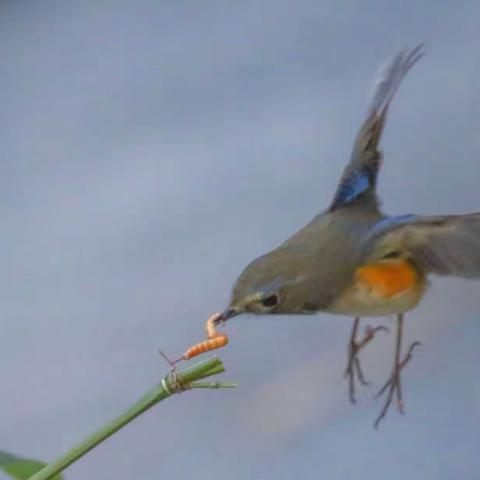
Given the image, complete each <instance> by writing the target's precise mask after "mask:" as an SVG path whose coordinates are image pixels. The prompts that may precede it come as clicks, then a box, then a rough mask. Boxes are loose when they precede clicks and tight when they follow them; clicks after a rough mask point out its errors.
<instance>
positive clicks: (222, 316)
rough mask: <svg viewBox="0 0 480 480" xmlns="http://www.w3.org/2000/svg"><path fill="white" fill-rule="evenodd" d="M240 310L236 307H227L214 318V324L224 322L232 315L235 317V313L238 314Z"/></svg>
mask: <svg viewBox="0 0 480 480" xmlns="http://www.w3.org/2000/svg"><path fill="white" fill-rule="evenodd" d="M240 313H242V312H240V310H238V309H236V308H231V307H230V308H227V309H226V310H225V311H223V312H222V313H221V314H220V315H219V316H218V317H217V318H216V319H215V320H214V322H213V323H214V324H215V325H219V324H221V323H225V322H226V321H227V320H230V319H231V318H233V317H236V316H237V315H240Z"/></svg>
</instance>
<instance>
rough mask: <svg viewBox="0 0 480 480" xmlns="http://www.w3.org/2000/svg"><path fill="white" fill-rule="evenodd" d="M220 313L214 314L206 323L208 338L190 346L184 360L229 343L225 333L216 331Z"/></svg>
mask: <svg viewBox="0 0 480 480" xmlns="http://www.w3.org/2000/svg"><path fill="white" fill-rule="evenodd" d="M219 315H220V314H219V313H216V314H214V315H212V316H211V317H210V318H209V319H208V320H207V323H206V325H205V330H206V332H207V339H208V340H204V341H203V342H199V343H197V344H196V345H194V346H193V347H190V348H189V349H188V350H187V351H186V352H185V353H184V354H183V356H182V359H183V360H188V359H190V358H193V357H196V356H197V355H200V354H201V353H205V352H209V351H210V350H215V349H217V348H220V347H224V346H225V345H226V344H227V343H228V337H227V335H225V334H224V333H219V332H217V331H216V326H215V323H214V322H215V320H216V319H217V318H218V316H219Z"/></svg>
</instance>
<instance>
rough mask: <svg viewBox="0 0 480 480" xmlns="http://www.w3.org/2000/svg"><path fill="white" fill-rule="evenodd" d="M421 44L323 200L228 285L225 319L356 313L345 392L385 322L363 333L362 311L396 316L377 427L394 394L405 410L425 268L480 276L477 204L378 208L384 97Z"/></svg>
mask: <svg viewBox="0 0 480 480" xmlns="http://www.w3.org/2000/svg"><path fill="white" fill-rule="evenodd" d="M422 55H423V45H419V46H417V47H416V48H413V49H411V50H403V51H401V52H399V53H398V54H397V55H396V56H395V57H394V58H393V59H392V60H391V61H390V62H389V63H388V64H387V66H386V67H385V68H384V69H382V70H381V71H380V72H379V74H378V78H377V81H376V83H375V90H374V94H373V98H372V100H371V103H370V107H369V109H368V112H367V115H366V118H365V120H364V122H363V124H362V126H361V128H360V130H359V132H358V134H357V137H356V140H355V143H354V146H353V151H352V154H351V158H350V161H349V163H348V164H347V166H346V167H345V170H344V172H343V175H342V177H341V179H340V182H339V184H338V187H337V189H336V193H335V195H334V197H333V200H332V202H331V203H330V205H329V207H328V208H327V209H326V210H325V211H324V212H322V213H320V214H319V215H317V216H316V217H315V218H314V219H313V220H312V221H311V222H310V223H308V224H307V225H306V226H305V227H303V228H302V229H301V230H299V231H298V232H296V233H295V234H293V236H291V237H290V238H289V239H288V240H286V241H285V242H284V243H282V244H281V245H280V246H279V247H277V248H275V249H274V250H272V251H270V252H268V253H266V254H264V255H262V256H260V257H258V258H256V259H255V260H253V261H252V262H251V263H250V264H249V265H248V266H247V267H246V268H245V269H244V270H243V272H242V273H241V274H240V276H239V277H238V279H237V281H236V282H235V285H234V287H233V291H232V295H231V300H230V303H229V306H228V308H226V309H225V311H223V312H222V313H220V314H217V315H216V317H215V318H214V323H215V324H221V323H223V322H225V321H227V320H229V319H231V318H233V317H235V316H237V315H240V314H243V313H253V314H258V315H266V314H269V315H278V314H294V315H296V314H299V315H302V314H313V313H318V312H328V313H333V314H340V315H347V316H350V317H353V318H354V323H353V329H352V334H351V337H350V341H349V355H348V362H347V367H346V371H345V376H346V377H347V378H348V380H349V393H350V400H351V401H352V402H355V383H356V381H359V382H360V383H367V382H366V381H365V379H364V376H363V373H362V369H361V366H360V361H359V358H358V353H359V351H360V350H361V349H362V348H363V347H364V346H365V345H366V344H368V343H369V342H370V341H371V340H372V339H373V337H374V336H375V334H376V333H377V332H379V331H380V330H386V329H385V327H377V328H375V329H373V328H371V327H369V328H367V330H366V332H365V336H364V337H363V338H359V335H358V329H359V322H360V318H361V317H363V316H376V317H378V316H387V315H396V342H395V355H394V362H393V368H392V373H391V376H390V377H389V379H388V380H387V382H386V383H385V385H384V386H383V387H382V389H381V390H380V391H379V393H378V395H382V394H384V393H387V395H386V401H385V404H384V406H383V408H382V410H381V412H380V414H379V416H378V418H377V419H376V422H375V427H378V425H379V423H380V421H381V420H382V419H383V418H384V417H385V415H386V413H387V411H388V409H389V407H390V405H391V402H392V399H393V398H394V397H395V396H396V399H397V406H398V409H399V411H400V412H402V413H403V401H402V389H401V371H402V368H403V367H404V366H405V365H406V363H407V362H408V361H409V360H410V358H411V356H412V352H413V350H414V348H415V347H416V346H417V345H419V342H415V343H413V344H412V345H411V346H410V348H409V349H407V352H406V354H405V356H404V357H403V358H402V357H401V350H402V331H403V320H404V316H405V313H406V312H408V311H410V310H412V309H413V308H414V307H416V306H417V305H418V303H419V302H420V300H421V299H422V297H423V296H424V294H425V292H426V290H427V286H428V277H429V276H430V275H451V276H455V277H462V278H478V277H480V212H477V213H469V214H462V215H440V216H421V215H413V214H409V215H400V216H389V215H386V214H384V213H383V212H382V210H381V208H380V202H379V199H378V197H377V195H376V184H377V176H378V172H379V170H380V167H381V164H382V154H381V152H380V151H379V150H378V144H379V141H380V138H381V135H382V131H383V127H384V123H385V118H386V115H387V111H388V108H389V106H390V103H391V101H392V99H393V97H394V95H395V93H396V91H397V89H398V87H399V85H400V83H401V81H402V80H403V78H404V76H405V75H406V73H407V72H408V71H409V70H410V68H411V67H412V66H413V65H414V64H415V63H416V62H417V61H418V60H419V59H420V58H421V57H422Z"/></svg>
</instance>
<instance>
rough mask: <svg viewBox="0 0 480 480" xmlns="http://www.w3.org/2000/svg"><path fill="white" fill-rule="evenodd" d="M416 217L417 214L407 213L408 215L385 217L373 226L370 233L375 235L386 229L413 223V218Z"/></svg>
mask: <svg viewBox="0 0 480 480" xmlns="http://www.w3.org/2000/svg"><path fill="white" fill-rule="evenodd" d="M416 217H417V216H416V215H413V214H407V215H395V216H393V217H387V218H384V219H383V220H380V221H379V222H378V223H376V224H375V225H374V226H373V228H372V230H371V232H370V235H371V236H374V235H377V234H379V233H382V232H384V231H385V230H389V229H391V228H393V227H398V226H400V225H405V224H407V223H411V222H412V221H413V220H415V218H416Z"/></svg>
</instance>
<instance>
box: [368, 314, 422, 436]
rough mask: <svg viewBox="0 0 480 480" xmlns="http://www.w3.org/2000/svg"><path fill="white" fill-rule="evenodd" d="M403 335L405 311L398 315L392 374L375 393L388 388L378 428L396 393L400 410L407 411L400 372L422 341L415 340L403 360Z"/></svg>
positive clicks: (379, 394) (382, 391) (376, 421)
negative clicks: (401, 357)
mask: <svg viewBox="0 0 480 480" xmlns="http://www.w3.org/2000/svg"><path fill="white" fill-rule="evenodd" d="M402 335H403V313H399V314H398V317H397V340H396V348H395V363H394V365H393V370H392V375H391V376H390V378H389V379H388V380H387V381H386V382H385V384H384V385H383V387H382V388H381V389H380V391H379V392H378V393H377V394H376V395H375V397H380V396H381V395H383V394H384V393H385V392H387V390H388V393H387V399H386V401H385V404H384V406H383V408H382V411H381V412H380V415H379V416H378V417H377V419H376V420H375V428H378V425H379V424H380V422H381V421H382V419H383V418H384V417H385V415H386V414H387V412H388V409H389V407H390V405H391V403H392V400H393V396H394V395H395V394H396V397H397V408H398V411H399V412H400V413H405V411H404V403H403V399H402V384H401V377H400V372H401V371H402V369H403V367H405V365H406V364H407V363H408V362H409V361H410V360H411V358H412V354H413V350H414V349H415V348H416V347H419V346H420V345H421V343H420V342H413V343H412V344H411V345H410V347H409V348H408V351H407V354H406V355H405V358H404V359H403V360H400V354H401V350H402Z"/></svg>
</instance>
